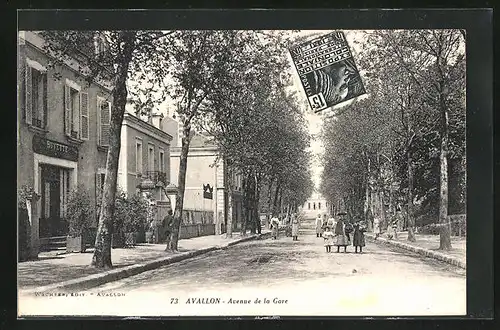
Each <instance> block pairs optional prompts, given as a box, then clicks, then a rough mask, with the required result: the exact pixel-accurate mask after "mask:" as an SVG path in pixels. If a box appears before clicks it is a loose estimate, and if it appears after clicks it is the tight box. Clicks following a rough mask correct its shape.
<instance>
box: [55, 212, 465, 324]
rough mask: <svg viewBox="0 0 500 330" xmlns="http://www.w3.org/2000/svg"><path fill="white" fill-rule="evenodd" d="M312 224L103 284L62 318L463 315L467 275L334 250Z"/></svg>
mask: <svg viewBox="0 0 500 330" xmlns="http://www.w3.org/2000/svg"><path fill="white" fill-rule="evenodd" d="M312 226H313V225H312V221H310V222H308V223H306V224H304V226H303V227H302V228H301V233H300V234H301V235H300V237H299V241H292V239H291V238H289V237H281V238H280V239H279V240H276V241H275V240H271V239H267V240H261V241H252V242H248V243H244V244H240V245H236V246H233V247H230V248H228V249H227V250H224V251H216V252H212V253H209V254H205V255H203V256H199V257H197V258H194V259H190V260H185V261H183V262H180V263H176V264H172V265H169V266H166V267H162V268H159V269H156V270H153V271H149V272H146V273H142V274H139V275H136V276H133V277H129V278H126V279H123V280H120V281H117V282H112V283H108V284H105V285H103V286H101V287H99V288H96V289H93V290H91V292H92V293H91V294H92V296H89V294H88V293H87V294H86V297H84V298H79V299H75V300H71V299H66V300H64V302H63V301H61V302H60V303H59V304H58V305H57V311H58V314H64V313H65V311H66V313H69V312H70V311H72V310H73V311H74V310H75V309H78V311H79V312H80V313H82V314H94V315H95V314H97V312H99V313H100V314H101V315H129V316H131V315H134V316H136V315H150V316H158V315H163V316H166V315H173V316H175V315H294V316H297V315H304V316H305V315H318V316H320V315H347V316H348V315H356V316H376V315H391V316H403V315H408V316H411V315H445V314H448V315H461V314H465V311H466V310H465V305H466V301H465V290H466V280H465V271H464V270H462V269H459V268H455V267H453V266H450V265H447V264H443V263H440V262H437V261H433V260H430V259H425V258H422V257H419V256H417V255H414V254H410V253H408V252H404V251H398V250H390V249H388V248H387V247H385V246H384V247H381V246H378V245H375V244H372V243H369V242H367V243H368V246H366V247H365V249H364V251H363V253H362V254H355V253H354V248H353V247H352V246H350V247H348V252H347V253H345V254H344V253H342V252H341V253H335V252H333V253H326V252H325V249H324V247H323V240H322V239H321V238H316V236H315V234H314V232H313V228H312ZM118 296H119V297H118ZM256 299H260V302H256ZM47 308H51V306H50V305H47ZM52 309H54V308H52Z"/></svg>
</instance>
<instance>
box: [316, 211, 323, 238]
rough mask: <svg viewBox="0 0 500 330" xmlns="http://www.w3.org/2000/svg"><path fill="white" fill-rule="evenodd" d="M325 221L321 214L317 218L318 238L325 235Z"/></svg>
mask: <svg viewBox="0 0 500 330" xmlns="http://www.w3.org/2000/svg"><path fill="white" fill-rule="evenodd" d="M322 227H323V219H321V214H318V217H317V218H316V237H321V236H322V234H323V228H322Z"/></svg>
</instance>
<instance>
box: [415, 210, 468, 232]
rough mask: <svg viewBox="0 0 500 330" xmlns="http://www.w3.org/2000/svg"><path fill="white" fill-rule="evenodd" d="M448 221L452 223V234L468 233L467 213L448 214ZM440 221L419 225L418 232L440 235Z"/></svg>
mask: <svg viewBox="0 0 500 330" xmlns="http://www.w3.org/2000/svg"><path fill="white" fill-rule="evenodd" d="M448 223H449V224H450V225H451V235H453V236H465V235H466V234H467V215H466V214H453V215H449V216H448ZM441 226H442V225H441V224H439V223H430V224H428V225H425V226H421V227H417V232H418V233H420V234H424V235H439V232H440V227H441Z"/></svg>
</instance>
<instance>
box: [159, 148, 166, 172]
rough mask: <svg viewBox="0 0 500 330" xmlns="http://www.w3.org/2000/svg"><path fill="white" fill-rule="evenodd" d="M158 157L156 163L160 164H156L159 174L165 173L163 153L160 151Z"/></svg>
mask: <svg viewBox="0 0 500 330" xmlns="http://www.w3.org/2000/svg"><path fill="white" fill-rule="evenodd" d="M159 155H160V157H159V160H158V161H159V162H160V164H158V168H159V171H160V172H162V173H165V151H163V150H162V149H160V152H159Z"/></svg>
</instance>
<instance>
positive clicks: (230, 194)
mask: <svg viewBox="0 0 500 330" xmlns="http://www.w3.org/2000/svg"><path fill="white" fill-rule="evenodd" d="M226 171H227V172H226V178H225V180H226V189H227V204H228V205H227V206H226V207H227V210H228V211H227V219H226V226H227V228H226V238H232V237H233V180H232V171H231V170H230V169H229V166H228V164H227V161H226Z"/></svg>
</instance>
